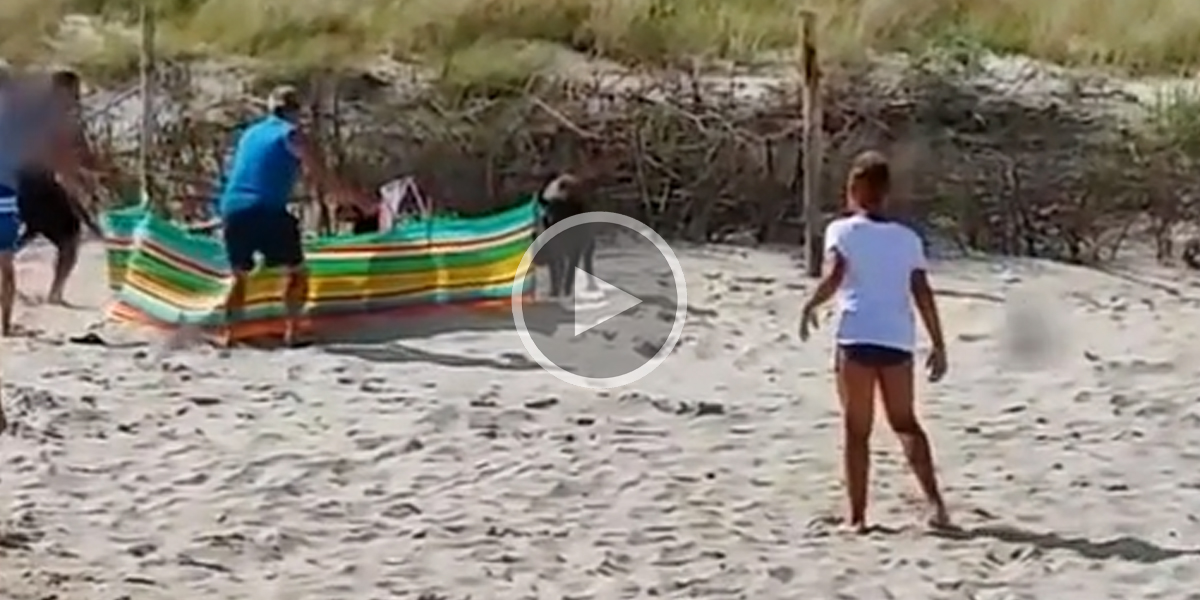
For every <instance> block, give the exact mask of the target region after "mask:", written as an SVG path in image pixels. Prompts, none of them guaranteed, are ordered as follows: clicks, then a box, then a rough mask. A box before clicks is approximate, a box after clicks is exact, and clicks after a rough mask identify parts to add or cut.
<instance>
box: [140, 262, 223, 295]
mask: <svg viewBox="0 0 1200 600" xmlns="http://www.w3.org/2000/svg"><path fill="white" fill-rule="evenodd" d="M129 268H130V269H131V270H136V271H140V272H144V273H147V274H148V275H150V276H151V277H153V278H155V279H158V280H160V281H163V282H169V283H170V287H172V288H175V289H178V290H180V291H184V292H187V293H189V294H208V293H212V292H219V291H221V290H223V289H225V281H224V280H223V278H221V277H213V276H211V275H207V274H203V273H197V272H194V271H185V270H183V269H180V268H178V267H176V266H175V265H174V264H171V263H168V262H166V261H163V260H162V259H160V258H158V257H157V256H155V255H153V254H151V253H149V252H140V253H138V254H137V256H136V257H134V259H133V260H132V261H130V264H129Z"/></svg>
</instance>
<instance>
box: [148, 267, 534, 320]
mask: <svg viewBox="0 0 1200 600" xmlns="http://www.w3.org/2000/svg"><path fill="white" fill-rule="evenodd" d="M520 263H521V257H520V256H516V257H513V258H511V259H505V260H502V261H498V262H495V263H491V264H488V265H482V266H473V267H460V268H457V269H446V270H441V271H426V272H421V273H408V274H404V275H386V276H380V275H375V276H371V277H365V276H364V277H344V276H343V277H320V278H316V279H313V280H312V282H311V286H312V287H311V288H310V289H309V295H308V303H320V302H322V301H324V300H327V299H328V298H330V297H336V296H345V295H354V294H362V295H364V296H371V297H379V296H391V295H395V296H403V295H405V294H411V293H416V292H426V291H429V290H430V289H453V288H461V287H468V286H471V287H491V286H494V285H498V284H503V283H508V282H511V281H512V280H513V279H514V278H515V277H516V273H517V268H518V267H519V266H520ZM125 285H127V286H130V287H131V288H132V289H135V290H142V291H144V292H145V293H146V294H148V295H150V296H152V297H153V298H154V300H155V301H158V302H162V303H165V304H166V305H168V306H169V307H171V308H173V309H176V310H183V311H194V310H197V311H203V310H213V309H215V308H218V307H220V306H221V305H222V304H223V303H224V301H225V292H224V291H221V292H217V293H210V294H203V295H197V294H192V293H189V292H186V291H185V290H183V289H181V288H175V287H171V286H169V285H166V284H164V283H163V282H162V281H161V280H159V279H156V278H154V277H150V276H148V275H146V274H145V273H143V272H141V271H139V270H137V269H131V270H129V271H128V272H127V273H126V276H125ZM283 285H284V279H283V275H282V274H281V273H279V272H274V273H269V274H264V275H262V276H256V277H252V278H251V279H250V281H249V282H247V287H246V301H247V303H250V304H256V303H259V302H265V301H279V300H281V297H282V294H283Z"/></svg>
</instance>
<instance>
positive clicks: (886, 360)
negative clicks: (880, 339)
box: [838, 344, 913, 368]
mask: <svg viewBox="0 0 1200 600" xmlns="http://www.w3.org/2000/svg"><path fill="white" fill-rule="evenodd" d="M838 353H839V358H841V359H842V360H846V361H850V362H853V363H855V364H858V365H862V366H864V367H874V368H885V367H898V366H900V365H903V364H905V363H909V362H912V359H913V354H912V352H909V351H907V350H901V349H899V348H889V347H887V346H879V345H877V344H840V345H838Z"/></svg>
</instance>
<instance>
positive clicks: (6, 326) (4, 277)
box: [0, 252, 17, 337]
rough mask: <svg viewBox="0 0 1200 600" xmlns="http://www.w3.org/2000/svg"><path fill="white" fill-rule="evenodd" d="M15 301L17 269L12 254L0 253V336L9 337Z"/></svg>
mask: <svg viewBox="0 0 1200 600" xmlns="http://www.w3.org/2000/svg"><path fill="white" fill-rule="evenodd" d="M16 301H17V269H16V267H15V266H14V265H13V253H12V252H0V336H4V337H9V336H11V335H12V334H13V333H14V330H13V322H12V317H13V304H15V303H16Z"/></svg>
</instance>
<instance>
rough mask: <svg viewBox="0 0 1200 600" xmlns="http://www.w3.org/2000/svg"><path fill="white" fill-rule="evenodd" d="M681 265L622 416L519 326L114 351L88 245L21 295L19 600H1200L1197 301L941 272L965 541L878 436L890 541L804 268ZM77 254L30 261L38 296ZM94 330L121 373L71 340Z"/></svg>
mask: <svg viewBox="0 0 1200 600" xmlns="http://www.w3.org/2000/svg"><path fill="white" fill-rule="evenodd" d="M677 253H678V254H679V255H680V258H681V259H682V261H683V263H684V267H685V270H686V272H687V274H688V284H689V298H690V301H691V311H690V312H691V316H690V319H689V322H688V325H687V328H686V329H685V333H684V338H683V342H682V344H681V345H680V347H679V348H678V349H677V351H676V352H675V354H674V355H673V356H672V357H671V358H670V360H668V361H667V362H666V363H665V364H664V365H663V366H662V367H661V368H659V369H658V370H657V371H656V372H654V373H653V374H652V375H651V376H650V377H648V378H646V379H643V380H642V381H640V382H638V383H636V384H634V385H632V386H629V387H627V388H621V389H617V390H613V391H609V392H599V391H589V390H584V389H580V388H574V387H571V386H569V385H567V384H565V383H562V382H560V381H558V380H557V379H555V378H554V377H552V376H551V375H549V374H548V373H546V372H544V371H542V370H541V369H540V368H538V367H537V366H536V365H531V364H530V363H529V361H528V360H527V359H525V358H524V357H525V351H524V349H523V348H522V346H521V344H520V342H519V340H518V337H517V334H516V333H515V332H514V331H512V329H511V324H510V325H509V326H508V327H503V326H493V327H483V326H477V327H470V328H465V329H462V330H458V331H454V330H449V331H440V332H437V333H436V334H432V333H430V332H428V331H423V330H422V328H421V327H420V326H419V324H414V329H413V331H414V333H413V335H410V336H409V337H406V338H404V339H401V340H396V341H389V342H384V343H360V344H355V343H337V344H329V345H323V346H317V347H313V348H308V349H304V350H294V351H274V352H268V351H261V350H251V349H238V350H234V351H230V352H223V351H217V350H214V349H211V348H208V347H204V346H198V345H182V346H181V345H178V344H176V345H169V344H166V343H165V342H164V341H163V340H162V339H158V338H156V337H154V336H148V335H147V334H145V333H143V332H134V331H130V330H127V329H122V328H120V327H114V326H111V325H109V326H98V325H96V324H97V323H100V321H101V320H102V307H103V305H104V303H105V301H106V300H107V297H108V292H107V289H106V286H105V283H104V274H103V268H102V265H103V256H102V252H101V248H100V247H99V246H98V245H94V244H93V245H91V246H89V247H88V248H87V250H86V252H85V257H84V259H83V264H81V266H80V271H79V273H78V274H77V275H76V277H75V279H74V281H73V282H72V286H71V288H70V289H69V292H68V294H69V299H72V300H74V301H75V302H77V303H78V304H79V305H80V306H79V307H78V308H75V309H65V308H51V307H46V306H42V305H40V304H38V302H37V298H33V297H31V298H27V301H26V302H25V303H23V304H22V305H21V306H19V308H18V312H19V314H20V315H21V317H20V318H21V320H22V322H23V323H26V324H33V325H35V326H37V327H38V328H40V329H41V330H42V332H41V333H40V334H39V335H38V336H37V337H34V338H31V339H14V340H7V341H4V342H2V343H3V349H2V352H3V356H2V363H0V365H2V369H3V385H4V389H3V393H4V402H5V403H6V406H7V409H8V413H9V419H10V421H11V422H13V423H14V428H13V430H12V431H10V432H9V433H8V434H6V435H5V436H4V437H2V438H0V597H3V598H5V599H7V600H50V599H55V600H118V599H128V600H158V599H167V598H170V599H172V600H178V599H180V598H185V597H186V598H206V599H212V600H217V599H222V600H225V599H229V600H232V599H243V598H244V599H254V600H275V599H278V600H340V599H355V600H360V599H361V600H373V599H386V598H407V599H412V600H417V599H420V600H435V599H436V600H442V599H445V600H462V599H467V598H473V599H476V600H478V599H489V600H490V599H496V600H501V599H509V598H511V599H538V600H542V599H552V600H565V599H575V600H582V599H594V600H610V599H612V600H616V599H621V598H629V599H640V598H712V599H718V598H720V599H737V598H746V599H753V600H766V599H797V600H810V599H819V598H820V599H824V598H829V599H834V598H846V599H849V598H855V599H867V600H873V599H876V598H878V599H890V598H902V599H921V598H931V599H1018V598H1021V599H1024V598H1028V599H1044V598H1052V597H1057V598H1079V599H1086V600H1097V599H1100V598H1129V599H1139V600H1150V599H1180V600H1184V599H1188V598H1191V599H1195V598H1200V594H1198V593H1197V590H1200V468H1198V465H1200V462H1197V461H1200V368H1197V365H1200V360H1198V359H1200V345H1198V343H1197V342H1198V339H1200V286H1197V285H1195V284H1191V283H1188V280H1187V276H1186V275H1180V274H1179V273H1177V272H1171V271H1167V270H1161V269H1153V270H1143V271H1141V272H1142V276H1144V277H1145V278H1147V279H1148V280H1150V281H1153V282H1157V283H1156V284H1155V285H1147V284H1145V283H1139V282H1136V281H1132V280H1130V279H1129V278H1128V277H1125V276H1122V275H1120V274H1119V273H1117V274H1114V273H1102V272H1099V271H1095V270H1088V269H1084V268H1079V267H1071V266H1064V265H1055V264H1051V263H1043V262H1036V261H1017V260H1013V261H1005V264H1004V265H1003V266H1002V265H1001V264H999V263H997V262H996V261H983V260H965V259H963V260H955V261H943V262H939V263H937V264H936V265H935V269H934V282H935V286H936V287H937V288H938V289H939V290H940V291H941V292H942V294H941V307H942V311H943V314H944V319H945V322H946V328H947V333H948V336H949V339H950V343H951V350H950V359H951V373H950V376H949V377H948V379H947V381H945V382H944V383H942V384H939V385H937V386H924V387H923V389H922V390H921V393H920V395H921V398H922V403H923V407H924V410H923V413H924V415H925V419H926V424H927V426H928V428H929V430H930V433H931V436H932V439H933V442H934V449H935V453H936V456H937V460H938V464H939V468H940V472H941V476H942V481H943V486H944V488H945V493H946V496H947V499H948V501H949V502H950V506H951V509H952V511H953V514H954V516H955V517H956V518H957V520H958V521H959V523H960V524H961V525H962V526H963V527H964V528H965V529H964V533H962V534H961V535H955V536H939V535H932V534H930V533H929V532H927V531H926V530H925V529H924V528H922V527H920V526H918V523H919V521H918V518H919V514H918V510H917V509H918V508H919V502H918V498H919V496H918V493H917V490H916V486H915V482H914V481H913V480H912V479H911V477H910V476H909V475H908V473H907V470H906V468H905V466H904V463H903V457H902V455H901V453H900V451H899V448H898V444H897V443H896V441H895V440H894V438H893V437H892V436H891V434H890V432H888V431H887V428H886V425H885V424H884V422H883V420H882V418H880V421H879V423H878V429H877V433H876V436H875V440H876V442H875V448H874V479H873V484H872V485H873V505H872V509H871V515H872V518H873V521H874V522H876V523H878V524H879V525H881V526H883V527H885V528H886V529H887V530H886V531H881V532H878V533H874V534H871V535H869V536H866V537H855V536H849V535H844V534H842V533H840V532H839V531H838V529H837V528H836V527H835V525H834V524H833V523H832V521H833V517H836V516H837V515H839V514H840V513H841V510H842V507H843V494H842V489H841V484H840V478H841V477H840V469H839V453H840V450H839V445H838V432H839V419H838V412H837V410H836V400H835V398H834V396H833V393H832V385H831V376H830V375H831V374H830V360H831V352H830V340H829V331H828V329H823V330H822V331H820V332H819V333H818V336H817V339H816V340H813V341H810V342H809V343H807V344H801V343H800V342H799V340H798V339H797V337H796V333H795V327H796V319H797V313H798V306H799V304H800V302H801V298H802V296H803V295H804V294H805V293H806V290H807V289H809V288H810V286H811V285H812V283H811V282H809V281H807V280H805V279H803V277H802V270H801V269H800V268H799V267H798V264H797V262H796V261H795V258H794V257H792V256H789V255H788V254H785V253H778V252H769V251H751V250H744V249H738V248H731V247H715V248H690V249H689V248H677ZM51 258H52V251H51V250H50V249H49V248H47V247H42V246H39V247H36V248H33V249H31V250H30V251H28V252H26V253H24V254H23V255H22V256H21V257H20V267H19V268H20V274H21V277H22V282H21V287H22V291H23V292H25V293H27V294H29V295H30V296H36V295H39V294H44V292H45V287H46V281H47V278H48V276H49V275H48V274H49V270H50V261H51ZM600 268H601V269H602V268H603V267H602V266H601V267H600ZM1030 306H1032V307H1033V308H1032V309H1030V308H1029V307H1030ZM1006 323H1009V324H1011V323H1019V324H1021V325H1022V327H1021V328H1019V329H1020V332H1023V333H1024V334H1029V333H1030V332H1032V335H1012V334H1011V332H1012V331H1014V330H1013V329H1012V328H1008V329H1006V328H1005V324H1006ZM443 329H451V328H443ZM89 330H94V331H96V332H97V333H99V334H100V336H101V337H102V338H103V339H104V340H105V341H106V342H107V343H108V345H107V346H99V345H87V344H77V343H72V342H71V341H70V338H71V337H73V336H78V335H80V334H83V333H86V332H88V331H89ZM181 594H182V595H181Z"/></svg>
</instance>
